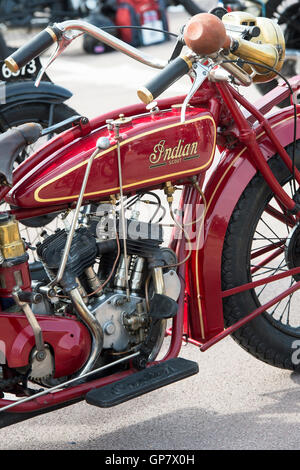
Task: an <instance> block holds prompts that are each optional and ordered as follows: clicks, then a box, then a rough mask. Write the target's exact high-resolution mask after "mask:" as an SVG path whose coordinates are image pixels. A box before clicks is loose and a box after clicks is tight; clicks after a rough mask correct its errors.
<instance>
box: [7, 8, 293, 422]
mask: <svg viewBox="0 0 300 470" xmlns="http://www.w3.org/2000/svg"><path fill="white" fill-rule="evenodd" d="M83 32H84V33H87V34H90V35H92V36H93V37H94V38H95V39H97V40H100V41H102V42H105V43H106V44H108V45H109V46H110V47H113V48H115V49H117V50H119V51H121V52H123V53H125V54H127V55H128V56H130V57H131V58H133V59H135V60H138V61H140V62H142V63H144V64H145V65H148V66H151V67H154V68H158V69H162V70H161V71H160V72H159V73H158V75H157V76H156V77H155V78H153V79H152V80H150V82H149V83H148V84H147V85H145V86H141V87H140V88H139V89H138V96H139V98H140V99H141V101H142V103H140V104H136V105H131V106H128V107H125V108H122V109H118V110H115V111H111V112H109V113H106V114H104V115H102V116H100V117H97V118H95V119H93V120H90V121H89V120H87V119H82V120H80V121H79V122H78V123H77V124H76V125H74V126H73V127H72V128H71V129H69V130H66V131H65V132H63V133H62V134H59V135H57V136H55V137H54V138H53V139H51V140H50V141H49V142H48V143H47V144H46V145H45V146H44V147H43V148H42V149H40V150H39V151H37V152H36V153H35V154H33V155H31V156H30V157H29V158H28V159H26V160H25V161H24V162H23V163H22V164H21V165H20V166H19V167H17V168H16V169H15V170H14V171H13V172H12V166H13V162H14V159H15V158H16V155H17V154H18V153H19V152H20V149H21V148H22V146H24V145H27V144H28V142H33V141H34V140H35V139H37V138H38V137H39V135H40V127H39V125H37V124H32V125H30V124H27V125H24V126H21V127H17V128H15V129H13V130H10V131H8V132H7V133H6V134H3V135H2V136H0V149H1V150H2V157H1V164H0V170H1V171H0V173H1V181H2V186H1V198H2V199H3V200H5V201H6V202H7V203H8V204H10V206H11V210H10V211H6V212H2V213H1V214H0V246H1V266H0V297H1V313H0V351H1V355H0V359H1V361H0V362H1V370H2V376H1V380H0V393H1V398H0V426H2V427H4V426H7V425H9V424H12V423H15V422H18V421H22V420H25V419H28V418H30V417H33V416H36V415H38V414H41V413H46V412H49V411H52V410H55V409H58V408H60V407H64V406H67V405H71V404H73V403H76V402H78V401H80V400H86V402H87V403H89V404H91V405H94V406H98V407H109V406H114V405H117V404H119V403H123V402H125V401H127V400H129V399H132V398H135V397H137V396H139V395H142V394H144V393H146V392H150V391H152V390H155V389H157V388H159V387H162V386H166V385H168V384H170V383H173V382H176V381H178V380H180V379H184V378H186V377H189V376H191V375H193V374H196V373H197V372H198V364H197V363H195V362H193V361H189V360H186V359H183V358H181V357H179V354H180V350H181V347H182V344H183V343H185V342H189V343H191V344H193V345H195V346H197V347H199V348H200V350H201V351H206V350H207V349H208V348H209V347H211V346H212V345H214V344H216V343H217V342H218V341H220V340H221V339H222V338H224V337H226V336H227V335H229V334H231V335H232V336H233V338H234V339H235V340H236V341H237V342H238V343H239V344H240V345H241V346H242V347H243V348H245V349H246V350H247V351H248V352H249V353H250V354H252V355H254V356H255V357H257V358H258V359H260V360H262V361H265V362H267V363H268V364H271V365H273V366H277V367H283V368H286V369H290V370H296V369H297V367H298V366H297V361H294V360H293V352H294V349H293V348H294V341H295V340H297V338H299V335H300V330H299V318H298V305H299V303H298V301H297V300H298V299H297V295H298V294H299V287H300V257H299V245H300V225H299V217H300V197H299V196H300V195H299V189H298V187H299V182H300V173H299V170H298V168H299V164H300V148H299V140H298V139H299V134H300V128H299V125H298V126H297V122H298V121H299V112H300V109H299V107H298V106H297V105H296V104H292V105H291V106H289V107H287V108H285V109H281V110H280V111H278V110H277V111H275V112H272V108H273V107H274V106H276V105H277V104H278V103H279V102H280V101H281V100H283V99H285V98H286V97H287V96H289V94H293V93H295V92H296V91H297V90H298V89H299V88H300V78H299V77H295V78H294V79H293V80H291V81H290V83H288V82H287V83H286V85H285V86H280V87H277V88H276V89H275V90H273V91H271V92H270V93H269V94H268V95H266V96H265V97H262V98H260V100H259V101H258V102H256V103H255V104H252V103H250V102H249V101H247V100H246V98H244V97H243V96H242V95H241V94H240V92H239V91H238V90H237V89H236V87H237V86H238V85H240V86H250V85H251V83H252V81H259V80H260V79H262V80H265V79H266V76H268V77H269V78H270V79H271V78H272V77H273V76H275V75H276V73H279V71H280V68H281V66H282V63H283V61H284V38H283V35H282V33H281V30H280V28H279V26H278V25H277V24H276V23H274V22H273V21H272V20H269V19H266V18H256V17H254V16H251V15H250V16H249V14H246V13H243V12H235V13H231V14H228V15H224V16H223V17H222V20H221V19H220V18H218V17H217V16H216V15H214V14H213V12H212V13H202V14H199V15H196V16H194V17H192V18H191V19H190V21H189V22H188V23H187V24H186V25H185V27H184V29H183V32H182V33H181V34H180V35H179V37H178V40H177V42H176V45H175V47H174V49H173V51H172V53H171V58H170V60H169V61H164V60H161V59H156V58H153V57H151V56H149V55H148V54H146V53H145V52H144V51H143V50H137V49H135V48H134V47H132V46H129V45H128V44H126V43H124V42H122V41H121V40H120V39H118V38H116V37H114V36H111V35H110V34H108V33H107V32H104V31H103V30H101V29H99V28H97V27H96V26H93V25H91V24H87V23H85V22H83V21H81V20H78V21H66V22H63V23H59V24H55V25H54V26H51V27H47V28H46V29H45V30H44V31H42V32H41V33H40V34H38V35H37V36H36V37H35V38H34V39H32V40H31V41H30V42H28V43H27V44H25V45H24V46H23V47H22V48H20V49H19V50H17V51H16V52H15V53H14V54H12V55H11V56H10V57H8V58H7V60H6V64H7V66H8V67H9V68H10V69H11V70H13V71H17V70H19V69H20V67H23V66H24V65H25V64H26V63H27V62H28V61H30V60H32V58H34V57H36V56H37V55H39V54H40V53H41V52H42V51H44V50H45V49H46V48H48V47H49V46H50V45H51V44H53V43H57V50H56V51H55V52H54V53H53V55H52V57H51V58H50V59H49V64H50V63H51V62H52V61H53V60H54V59H55V58H56V57H57V56H58V55H59V54H60V53H61V52H62V51H63V50H64V49H65V47H66V46H67V45H68V44H69V43H70V42H71V41H73V40H74V39H75V38H76V37H77V36H79V35H81V34H82V33H83ZM184 75H189V76H190V78H191V81H192V86H191V89H190V91H189V92H188V94H187V95H184V96H177V97H173V98H164V99H160V100H158V101H155V100H156V98H158V97H159V96H160V94H161V93H162V92H163V91H164V90H166V89H167V88H168V87H170V85H171V84H172V83H174V81H176V80H177V79H179V78H180V77H183V76H184ZM298 124H299V122H298ZM217 148H218V150H219V151H220V152H222V153H221V157H220V158H219V154H218V152H217ZM213 164H214V165H215V167H214V168H213V166H212V165H213ZM156 190H159V191H158V192H157V191H156ZM154 191H156V192H154ZM161 193H162V194H163V197H165V198H166V204H165V205H166V207H167V208H168V207H169V210H170V216H171V219H170V220H172V223H171V224H170V223H167V224H164V219H162V216H163V215H164V211H165V206H164V205H163V203H162V201H161ZM177 194H181V196H180V202H179V203H177V202H176V201H177ZM149 205H150V206H151V207H152V206H154V209H155V211H154V213H153V214H152V215H151V217H150V216H149V217H145V211H144V210H143V206H144V207H149ZM175 206H178V207H177V209H178V210H177V212H176V211H175ZM45 214H52V215H53V214H54V215H55V214H60V215H62V216H63V217H64V216H66V215H67V214H70V215H71V216H72V220H71V223H70V224H69V225H67V224H66V227H65V228H63V229H58V230H57V231H56V232H55V233H53V234H48V233H47V232H44V234H43V240H42V241H41V242H40V243H38V244H37V246H36V247H35V249H36V252H37V255H38V257H39V259H40V261H41V262H42V264H43V267H44V270H45V274H44V277H43V278H41V279H40V280H38V281H33V280H32V278H31V273H30V266H29V264H28V251H29V250H30V249H33V247H29V246H28V243H26V240H23V239H21V237H20V234H19V230H18V224H19V221H20V222H21V221H22V220H24V219H25V220H26V218H34V217H41V216H43V215H45ZM160 214H161V215H160ZM144 219H146V220H144ZM165 225H167V227H166V226H165ZM170 225H171V227H169V226H170ZM168 229H169V230H170V229H171V231H172V232H171V238H170V241H168V236H167V235H165V232H166V231H167V230H168ZM167 337H170V338H169V339H170V341H169V342H168V341H167V344H166V342H165V341H164V340H165V338H167ZM41 387H42V388H41Z"/></svg>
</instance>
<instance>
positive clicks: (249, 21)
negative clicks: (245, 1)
mask: <svg viewBox="0 0 300 470" xmlns="http://www.w3.org/2000/svg"><path fill="white" fill-rule="evenodd" d="M222 21H223V23H224V24H225V27H226V25H228V26H230V25H236V26H252V27H253V26H258V27H259V29H260V34H259V35H258V36H257V37H252V38H251V39H250V40H247V39H242V38H241V37H240V35H238V34H237V33H234V31H232V30H231V31H230V36H231V37H232V39H233V40H232V44H231V48H230V54H229V57H228V58H229V59H232V60H236V59H237V57H240V58H241V59H244V60H249V61H251V62H256V63H257V64H258V65H248V64H245V65H244V66H243V70H245V71H246V72H247V73H249V74H250V75H251V77H252V79H253V81H254V82H268V81H270V80H272V79H273V78H274V77H275V76H276V72H275V71H274V72H273V71H270V70H268V69H267V68H265V67H263V66H264V65H267V66H268V67H272V68H274V70H276V71H278V72H279V71H280V70H281V68H282V65H283V62H284V58H285V41H284V36H283V32H282V30H281V28H280V26H279V25H278V24H277V23H276V22H275V21H273V20H271V19H269V18H262V17H258V18H257V17H255V16H253V15H251V14H250V13H247V12H241V11H237V12H232V13H226V14H225V15H224V16H223V17H222ZM259 64H261V66H260V65H259Z"/></svg>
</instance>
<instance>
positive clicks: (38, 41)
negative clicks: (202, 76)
mask: <svg viewBox="0 0 300 470" xmlns="http://www.w3.org/2000/svg"><path fill="white" fill-rule="evenodd" d="M232 29H235V30H236V29H238V28H237V27H235V28H234V27H232V26H231V30H232ZM248 29H249V27H248ZM74 30H75V31H79V32H80V33H81V34H82V33H87V34H89V35H91V36H93V37H94V38H95V39H97V40H99V41H101V42H103V43H105V44H107V45H108V46H110V47H112V48H114V49H116V50H118V51H120V52H122V53H124V54H126V55H128V56H130V57H131V58H133V59H135V60H137V61H139V62H141V63H143V64H145V65H148V66H150V67H153V68H157V69H164V70H163V71H162V72H160V74H159V75H158V76H157V77H155V78H154V79H152V80H151V81H150V82H149V83H148V84H147V85H146V86H145V87H141V88H140V89H139V91H138V96H139V97H140V99H141V100H142V101H143V102H144V103H146V104H148V103H150V102H151V101H152V100H153V99H155V98H157V97H158V96H159V95H160V94H161V93H162V92H163V91H165V90H166V89H167V88H168V87H169V86H171V85H172V84H173V83H174V82H175V81H176V80H178V79H179V78H181V77H182V76H184V75H185V74H187V73H189V72H190V70H191V69H192V64H193V61H195V60H197V59H199V56H202V58H203V57H207V56H208V57H209V56H210V58H211V60H212V61H213V60H214V59H213V58H212V55H213V54H215V55H217V54H216V53H218V52H219V51H221V50H222V49H223V50H225V51H227V52H233V53H234V54H235V55H237V56H239V57H241V58H245V56H246V58H247V57H248V58H249V57H250V58H258V62H260V63H261V64H262V65H263V64H264V63H266V64H267V65H268V66H269V67H275V65H276V64H277V62H278V53H277V51H276V48H275V47H273V45H266V46H265V45H263V44H256V43H253V42H251V41H246V40H244V39H238V40H237V39H233V38H232V37H231V36H229V35H228V34H227V29H226V25H225V24H224V23H223V22H222V20H221V19H220V18H218V17H217V16H215V15H213V14H210V13H200V14H198V15H195V16H194V17H192V18H191V19H190V21H189V22H188V24H187V25H186V26H185V29H184V40H185V44H186V45H187V46H188V47H189V48H190V49H191V51H192V53H191V54H190V55H187V56H184V57H177V58H176V59H175V60H173V61H172V62H170V63H169V64H168V62H167V61H166V60H161V59H157V58H154V57H152V56H149V55H148V54H146V53H145V52H144V51H141V50H138V49H136V48H135V47H133V46H131V45H129V44H127V43H125V42H124V41H122V40H120V39H119V38H117V37H115V36H112V35H111V34H109V33H107V32H105V31H103V30H102V29H100V28H98V27H97V26H94V25H92V24H90V23H86V22H84V21H81V20H70V21H64V22H62V23H56V24H55V25H54V26H51V27H47V28H46V29H45V30H43V31H41V32H40V33H39V34H38V35H37V36H35V37H34V38H33V39H31V40H30V41H29V42H28V43H27V44H25V45H24V46H22V47H21V48H20V49H18V50H17V51H15V52H14V53H13V54H12V55H11V56H9V57H8V58H7V59H6V60H5V63H6V65H7V67H8V68H9V69H10V70H12V71H13V72H17V71H18V70H19V69H20V68H21V67H23V66H24V65H26V63H28V62H29V61H30V60H32V59H33V58H35V57H36V56H38V55H40V54H41V53H42V52H44V51H45V50H46V49H48V48H49V47H50V46H51V45H52V44H53V43H55V42H58V44H59V47H60V48H61V49H63V48H64V47H65V46H63V45H62V44H63V43H64V41H65V42H71V40H72V39H74V37H69V36H68V34H67V32H68V31H72V32H73V33H74ZM228 30H229V31H230V27H229V28H228ZM256 33H257V31H256ZM197 56H198V57H197ZM264 61H265V62H264ZM220 64H221V62H220ZM221 65H222V64H221ZM236 69H238V68H237V67H236ZM231 72H232V74H233V75H236V78H238V79H239V76H238V73H237V74H235V67H231ZM248 78H249V77H248ZM250 82H251V79H250ZM244 84H246V85H248V84H249V82H247V80H246V81H245V82H244Z"/></svg>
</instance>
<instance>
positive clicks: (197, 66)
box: [180, 62, 215, 123]
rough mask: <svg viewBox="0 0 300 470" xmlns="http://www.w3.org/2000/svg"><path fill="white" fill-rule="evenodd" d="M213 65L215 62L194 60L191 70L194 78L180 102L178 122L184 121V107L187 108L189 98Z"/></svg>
mask: <svg viewBox="0 0 300 470" xmlns="http://www.w3.org/2000/svg"><path fill="white" fill-rule="evenodd" d="M214 66H215V64H209V65H203V64H201V63H200V62H195V63H194V64H193V72H194V74H195V80H194V82H193V85H192V88H191V89H190V91H189V93H188V95H187V96H186V98H185V100H184V102H183V104H182V108H181V115H180V122H181V123H184V122H185V113H186V108H187V106H188V104H189V102H190V100H191V99H192V97H193V96H194V94H195V93H196V91H197V90H198V89H199V88H200V86H201V85H202V83H203V82H204V80H206V78H207V77H208V75H209V72H210V71H211V69H212V68H213V67H214Z"/></svg>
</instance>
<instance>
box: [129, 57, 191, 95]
mask: <svg viewBox="0 0 300 470" xmlns="http://www.w3.org/2000/svg"><path fill="white" fill-rule="evenodd" d="M192 66H193V63H192V61H191V60H190V59H189V58H188V57H186V56H182V57H177V59H175V60H173V61H172V62H170V63H169V64H168V65H167V66H166V67H165V68H164V69H163V70H162V71H161V72H160V74H159V75H157V76H156V77H155V78H153V79H152V80H151V81H150V82H149V83H148V84H147V85H145V86H143V87H140V88H139V89H138V91H137V94H138V97H139V98H140V100H141V101H142V102H143V103H145V104H149V103H151V102H152V101H153V100H155V98H157V97H158V96H159V95H161V94H162V93H163V92H164V91H165V90H166V89H167V88H169V87H170V86H171V85H172V84H173V83H174V82H176V81H177V80H179V78H181V77H183V76H184V75H185V74H187V73H188V72H189V70H190V69H191V68H192Z"/></svg>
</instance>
